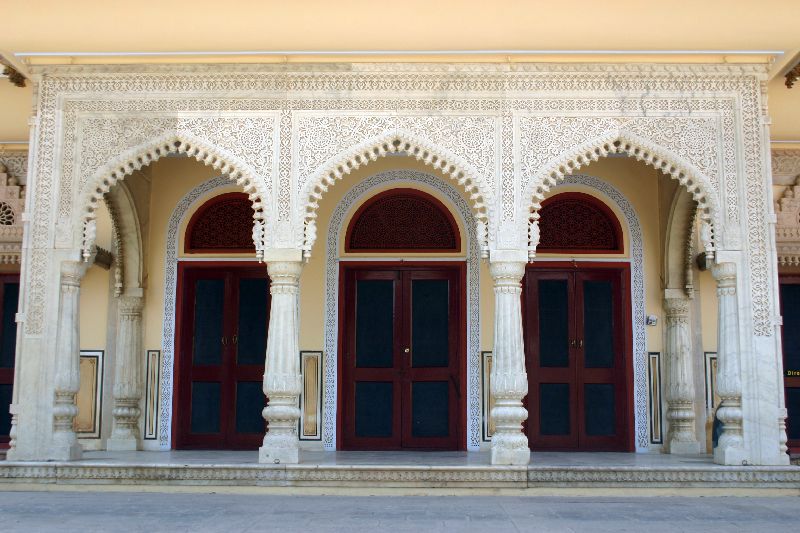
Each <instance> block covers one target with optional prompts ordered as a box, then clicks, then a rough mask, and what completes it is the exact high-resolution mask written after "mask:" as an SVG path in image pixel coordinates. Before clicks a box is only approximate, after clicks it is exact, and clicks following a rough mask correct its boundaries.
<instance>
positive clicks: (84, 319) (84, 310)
mask: <svg viewBox="0 0 800 533" xmlns="http://www.w3.org/2000/svg"><path fill="white" fill-rule="evenodd" d="M96 243H97V246H99V247H101V248H105V249H106V250H112V245H113V243H112V229H111V216H110V215H109V213H108V209H107V208H106V205H105V204H100V208H99V209H98V210H97V241H96ZM111 276H112V271H109V270H105V269H103V268H101V267H99V266H97V265H92V266H91V267H89V269H88V270H87V271H86V275H85V276H84V277H83V279H82V280H81V302H80V318H81V326H80V327H81V330H80V337H81V350H104V351H105V350H106V349H107V346H106V330H107V327H108V321H109V317H108V307H109V299H110V291H111V286H110V283H111Z"/></svg>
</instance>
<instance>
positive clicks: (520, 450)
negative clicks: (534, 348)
mask: <svg viewBox="0 0 800 533" xmlns="http://www.w3.org/2000/svg"><path fill="white" fill-rule="evenodd" d="M525 265H526V263H525V262H524V261H492V262H490V263H489V272H490V273H491V275H492V279H493V280H494V301H495V311H494V313H495V314H494V355H493V361H492V376H491V379H492V398H493V399H494V408H493V409H492V419H493V420H494V425H495V432H494V435H492V464H493V465H527V464H528V462H529V461H530V449H529V448H528V437H527V436H526V435H525V434H524V433H523V432H522V423H523V422H524V421H525V419H526V418H528V411H527V410H526V409H525V407H523V405H522V399H523V398H525V395H526V394H527V393H528V375H527V373H526V372H525V348H524V344H523V338H522V302H521V294H522V287H521V285H520V281H521V280H522V276H523V275H524V274H525Z"/></svg>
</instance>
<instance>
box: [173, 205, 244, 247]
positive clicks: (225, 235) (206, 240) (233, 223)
mask: <svg viewBox="0 0 800 533" xmlns="http://www.w3.org/2000/svg"><path fill="white" fill-rule="evenodd" d="M255 250H256V248H255V245H254V244H253V208H252V204H251V203H250V200H249V198H248V197H247V195H246V194H244V193H238V192H234V193H228V194H221V195H219V196H215V197H214V198H212V199H210V200H208V201H207V202H206V203H204V204H203V205H202V206H200V208H199V209H198V210H197V211H196V212H195V213H194V215H192V218H191V219H190V220H189V224H188V225H187V226H186V239H185V243H184V251H185V252H186V253H251V252H252V253H255Z"/></svg>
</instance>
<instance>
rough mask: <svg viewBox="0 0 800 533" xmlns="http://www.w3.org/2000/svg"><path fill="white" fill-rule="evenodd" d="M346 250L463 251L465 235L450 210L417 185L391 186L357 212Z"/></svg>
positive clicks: (349, 230)
mask: <svg viewBox="0 0 800 533" xmlns="http://www.w3.org/2000/svg"><path fill="white" fill-rule="evenodd" d="M345 251H346V252H460V251H461V236H460V234H459V231H458V225H457V224H456V221H455V219H454V218H453V215H452V214H451V213H450V210H448V209H447V207H445V206H444V204H442V202H440V201H439V200H438V199H436V198H434V197H433V196H431V195H430V194H428V193H425V192H422V191H419V190H417V189H391V190H388V191H385V192H382V193H379V194H376V195H375V196H374V197H372V198H370V199H369V200H368V201H367V202H366V203H365V204H364V205H362V206H361V207H360V208H359V209H358V211H357V212H356V213H355V215H353V218H352V219H351V221H350V225H349V226H348V228H347V235H346V237H345Z"/></svg>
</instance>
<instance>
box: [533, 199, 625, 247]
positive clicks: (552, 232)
mask: <svg viewBox="0 0 800 533" xmlns="http://www.w3.org/2000/svg"><path fill="white" fill-rule="evenodd" d="M583 196H585V197H580V198H578V197H575V196H574V195H570V194H569V193H567V194H566V195H558V196H554V197H551V198H550V199H549V201H548V202H547V204H546V205H545V206H544V207H542V208H541V209H540V210H539V212H538V215H539V223H538V226H537V227H538V228H539V244H538V246H537V247H536V250H537V251H539V252H545V253H546V252H548V251H559V252H568V251H569V252H576V253H582V252H586V251H592V250H605V251H610V252H622V242H621V240H622V234H621V231H620V228H619V222H617V221H616V220H615V219H614V218H612V217H613V216H614V215H613V214H612V213H610V212H606V211H607V210H605V209H603V208H602V207H601V206H600V205H599V202H594V201H592V200H593V199H592V198H591V197H589V196H588V195H583Z"/></svg>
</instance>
